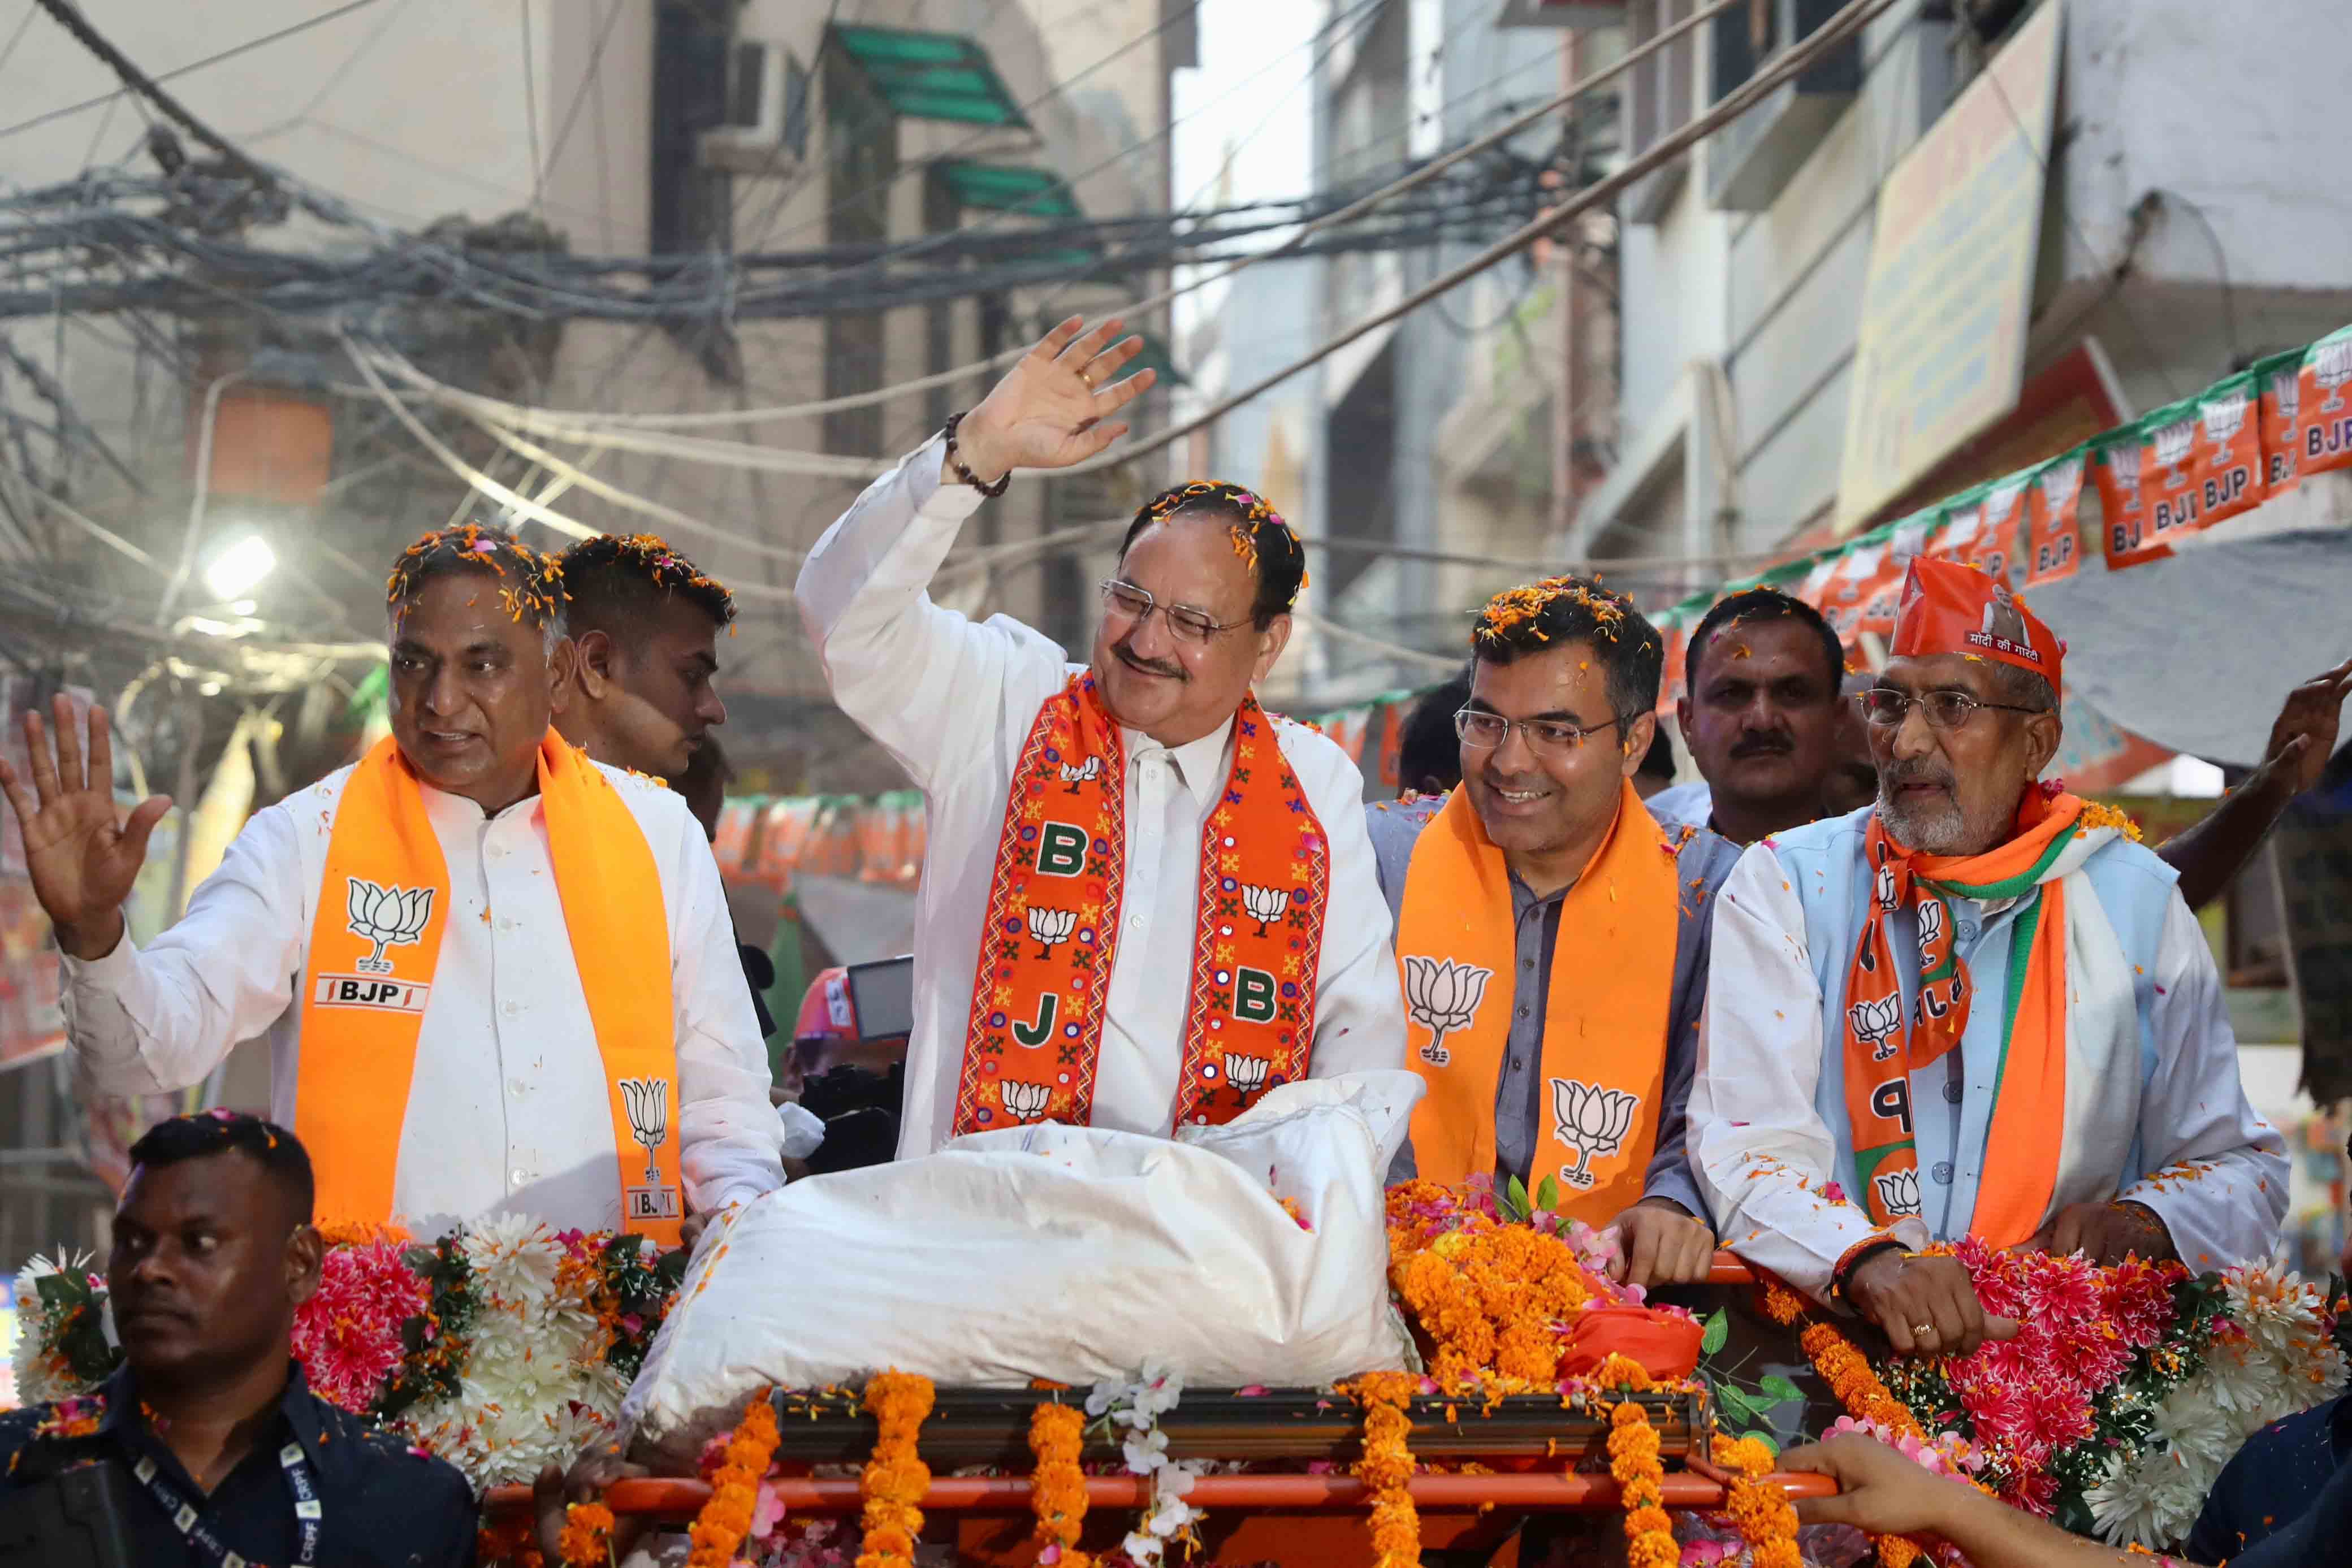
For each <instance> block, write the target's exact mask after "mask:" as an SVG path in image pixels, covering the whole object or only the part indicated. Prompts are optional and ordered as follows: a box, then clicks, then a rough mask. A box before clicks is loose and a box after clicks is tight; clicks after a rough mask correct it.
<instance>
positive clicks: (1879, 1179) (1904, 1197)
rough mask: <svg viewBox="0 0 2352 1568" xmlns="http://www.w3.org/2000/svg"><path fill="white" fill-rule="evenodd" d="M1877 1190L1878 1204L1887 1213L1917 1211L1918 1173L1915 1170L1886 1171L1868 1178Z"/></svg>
mask: <svg viewBox="0 0 2352 1568" xmlns="http://www.w3.org/2000/svg"><path fill="white" fill-rule="evenodd" d="M1870 1185H1871V1186H1873V1187H1874V1188H1875V1189H1876V1190H1877V1193H1878V1206H1879V1207H1881V1208H1884V1209H1885V1211H1886V1212H1887V1213H1888V1214H1891V1215H1893V1214H1916V1213H1918V1212H1919V1173H1918V1172H1917V1171H1916V1170H1907V1171H1888V1172H1886V1173H1885V1174H1884V1175H1882V1176H1873V1177H1871V1178H1870Z"/></svg>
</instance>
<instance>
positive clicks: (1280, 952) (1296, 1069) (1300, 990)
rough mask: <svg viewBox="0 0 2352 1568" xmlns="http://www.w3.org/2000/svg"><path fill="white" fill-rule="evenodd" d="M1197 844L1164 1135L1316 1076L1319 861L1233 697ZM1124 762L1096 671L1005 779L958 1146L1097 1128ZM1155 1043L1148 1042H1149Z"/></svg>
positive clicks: (1311, 812) (1265, 748)
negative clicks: (1229, 727) (1215, 784)
mask: <svg viewBox="0 0 2352 1568" xmlns="http://www.w3.org/2000/svg"><path fill="white" fill-rule="evenodd" d="M1233 747H1234V760H1233V765H1232V767H1231V768H1230V769H1228V771H1227V773H1226V775H1225V782H1224V789H1223V794H1222V795H1221V796H1220V798H1219V800H1218V801H1217V804H1216V806H1215V808H1214V809H1213V810H1211V811H1210V812H1209V814H1208V818H1207V820H1206V821H1204V822H1203V823H1202V830H1201V865H1200V883H1199V885H1198V887H1197V889H1196V891H1195V894H1194V904H1193V910H1194V920H1193V932H1192V948H1191V950H1190V951H1189V952H1187V951H1181V950H1177V951H1169V952H1163V953H1151V954H1144V955H1141V956H1142V957H1144V958H1145V959H1146V960H1147V961H1151V962H1157V963H1160V964H1164V965H1176V964H1182V965H1185V966H1187V967H1188V968H1189V971H1190V973H1191V975H1192V995H1191V998H1190V1000H1189V1002H1188V1003H1187V1005H1186V1007H1185V1009H1184V1037H1183V1039H1182V1040H1171V1041H1168V1042H1167V1043H1168V1044H1169V1045H1170V1047H1171V1048H1172V1049H1178V1050H1181V1051H1182V1066H1181V1069H1180V1071H1179V1072H1178V1075H1177V1084H1176V1103H1175V1113H1174V1115H1173V1117H1172V1118H1171V1124H1170V1128H1169V1130H1170V1131H1171V1133H1172V1132H1173V1131H1174V1130H1175V1129H1176V1128H1177V1127H1180V1126H1197V1125H1201V1124H1222V1123H1225V1122H1230V1121H1232V1120H1233V1119H1234V1117H1236V1116H1238V1115H1240V1114H1241V1113H1243V1112H1244V1111H1245V1110H1247V1109H1249V1108H1250V1107H1251V1106H1253V1105H1255V1104H1256V1103H1258V1101H1260V1100H1261V1099H1263V1098H1265V1095H1266V1094H1267V1092H1270V1091H1272V1090H1274V1089H1276V1088H1279V1087H1280V1086H1281V1085H1283V1084H1285V1083H1291V1082H1297V1081H1298V1080H1299V1079H1302V1078H1304V1077H1306V1076H1307V1071H1308V1070H1309V1068H1310V1067H1311V1066H1312V1065H1313V1061H1314V1040H1315V980H1316V971H1317V967H1318V963H1319V962H1320V960H1321V956H1322V952H1323V907H1324V900H1325V895H1326V894H1328V892H1329V890H1330V885H1331V846H1330V842H1329V841H1328V839H1327V838H1326V837H1325V836H1324V832H1323V824H1322V823H1321V822H1320V821H1318V820H1317V819H1316V816H1315V809H1314V807H1313V806H1312V805H1311V804H1310V803H1309V802H1308V800H1307V791H1306V789H1304V788H1303V787H1302V786H1301V785H1300V784H1299V782H1298V775H1297V773H1295V772H1293V771H1292V770H1291V767H1290V763H1289V761H1288V759H1286V758H1285V757H1284V756H1283V754H1282V744H1281V739H1280V737H1279V736H1278V734H1277V733H1276V729H1275V721H1274V720H1273V719H1272V718H1270V717H1268V716H1267V715H1266V713H1265V710H1264V709H1263V708H1261V707H1259V706H1258V701H1257V698H1256V697H1255V696H1248V697H1244V699H1243V701H1242V706H1241V707H1240V709H1239V711H1237V712H1236V713H1235V714H1234V739H1233ZM1126 857H1127V752H1126V743H1125V741H1124V740H1123V739H1122V738H1121V737H1120V734H1119V728H1118V722H1117V721H1116V720H1115V719H1113V718H1112V717H1111V715H1110V710H1109V709H1108V707H1107V706H1104V703H1103V699H1102V695H1101V694H1100V693H1099V692H1097V690H1096V689H1095V682H1094V677H1093V676H1092V675H1091V674H1079V675H1076V676H1073V677H1072V678H1071V680H1070V682H1069V684H1068V685H1065V686H1064V687H1063V688H1062V689H1061V690H1060V691H1059V692H1056V693H1055V695H1052V696H1051V697H1048V698H1047V699H1046V700H1045V704H1044V706H1041V707H1039V708H1038V710H1037V716H1036V718H1035V720H1034V721H1033V722H1032V724H1031V725H1030V728H1029V737H1028V739H1027V740H1026V741H1025V742H1024V744H1023V746H1022V748H1021V756H1020V759H1019V760H1018V761H1017V762H1016V763H1015V764H1014V767H1013V784H1012V788H1011V789H1010V791H1009V792H1008V793H1007V796H1006V800H1005V808H1004V827H1003V831H1002V833H1001V835H1000V837H999V838H998V841H997V846H996V869H995V872H994V873H993V875H992V878H991V880H990V883H989V889H988V915H987V920H986V924H985V925H982V928H981V938H980V967H979V968H978V970H977V971H976V973H975V974H974V976H973V978H972V988H971V1021H970V1024H969V1025H968V1027H967V1028H966V1030H965V1037H964V1054H963V1067H962V1072H961V1077H960V1079H959V1082H958V1085H957V1091H956V1113H955V1132H956V1134H958V1135H959V1136H960V1135H961V1134H965V1133H976V1132H993V1131H996V1130H999V1129H1002V1128H1005V1127H1019V1126H1024V1125H1027V1124H1032V1123H1036V1122H1047V1121H1050V1122H1060V1123H1063V1124H1066V1125H1069V1126H1076V1127H1084V1126H1088V1125H1091V1124H1092V1122H1093V1117H1094V1099H1095V1081H1096V1075H1097V1071H1098V1069H1099V1065H1100V1060H1101V1055H1102V1031H1103V1020H1104V1015H1105V1011H1106V1009H1107V1005H1108V998H1109V996H1110V976H1111V966H1112V964H1113V963H1114V962H1116V960H1117V958H1118V933H1119V908H1120V902H1121V899H1122V896H1123V894H1124V889H1125V884H1126V880H1127V879H1126ZM1150 1043H1152V1044H1155V1045H1156V1044H1159V1043H1160V1042H1159V1041H1156V1040H1155V1041H1152V1042H1150Z"/></svg>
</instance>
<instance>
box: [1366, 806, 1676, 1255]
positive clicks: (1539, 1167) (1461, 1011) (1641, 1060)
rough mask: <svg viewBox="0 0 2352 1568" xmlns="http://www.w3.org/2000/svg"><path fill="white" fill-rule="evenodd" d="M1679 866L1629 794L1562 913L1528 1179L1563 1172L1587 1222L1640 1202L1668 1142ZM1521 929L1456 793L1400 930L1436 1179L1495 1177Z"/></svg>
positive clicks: (1423, 1137)
mask: <svg viewBox="0 0 2352 1568" xmlns="http://www.w3.org/2000/svg"><path fill="white" fill-rule="evenodd" d="M1678 891H1679V883H1678V882H1677V880H1676V878H1675V852H1674V851H1673V850H1672V849H1671V848H1669V847H1668V846H1667V844H1666V841H1665V838H1664V835H1663V834H1662V833H1660V831H1658V824H1657V822H1656V821H1654V819H1653V818H1652V817H1651V815H1650V813H1649V810H1648V808H1647V807H1645V806H1643V804H1642V800H1641V797H1640V796H1638V795H1636V794H1635V793H1634V792H1633V786H1632V785H1631V784H1627V785H1625V786H1624V793H1623V796H1622V799H1621V800H1620V801H1619V803H1618V807H1617V821H1616V823H1615V825H1614V826H1612V828H1611V829H1610V830H1609V836H1608V837H1607V838H1606V839H1604V840H1602V841H1601V848H1600V849H1599V850H1598V851H1596V852H1594V854H1593V857H1592V863H1591V864H1590V865H1588V866H1586V867H1585V868H1584V873H1583V874H1582V875H1580V876H1579V877H1578V878H1577V879H1576V883H1575V885H1573V886H1571V887H1570V889H1569V890H1568V894H1567V895H1566V897H1565V898H1563V899H1562V901H1561V904H1560V912H1559V936H1558V937H1557V938H1556V939H1555V940H1554V942H1553V944H1552V953H1551V985H1550V988H1549V990H1548V992H1547V993H1546V996H1545V1004H1544V1039H1543V1076H1544V1079H1545V1081H1546V1090H1545V1094H1544V1098H1543V1102H1542V1103H1543V1109H1544V1111H1545V1112H1546V1113H1547V1114H1546V1118H1545V1119H1546V1121H1547V1122H1548V1123H1549V1130H1548V1131H1547V1132H1545V1134H1543V1137H1542V1141H1541V1145H1540V1147H1539V1149H1538V1153H1537V1155H1536V1159H1535V1168H1534V1170H1533V1171H1532V1172H1531V1173H1530V1179H1529V1184H1528V1185H1529V1186H1530V1188H1533V1187H1535V1186H1539V1185H1540V1184H1541V1181H1542V1178H1543V1177H1544V1176H1555V1177H1556V1178H1557V1181H1558V1185H1559V1207H1558V1209H1557V1212H1559V1213H1561V1214H1565V1215H1568V1216H1570V1218H1577V1219H1581V1220H1583V1221H1584V1222H1586V1223H1587V1224H1589V1225H1594V1226H1601V1225H1606V1224H1608V1223H1609V1222H1610V1221H1611V1220H1612V1219H1614V1218H1617V1216H1618V1215H1619V1214H1621V1213H1622V1212H1623V1211H1624V1210H1626V1209H1627V1208H1629V1207H1632V1206H1633V1204H1634V1203H1636V1202H1638V1201H1639V1200H1640V1198H1641V1197H1642V1178H1643V1174H1644V1173H1645V1172H1646V1171H1647V1170H1648V1168H1649V1165H1650V1156H1651V1155H1653V1154H1654V1152H1655V1151H1656V1148H1657V1142H1658V1116H1659V1109H1660V1106H1659V1103H1660V1101H1661V1100H1663V1099H1664V1093H1665V1082H1666V1027H1667V1024H1668V1022H1669V1015H1670V1013H1671V1010H1672V1001H1673V993H1674V983H1675V941H1676V940H1677V937H1678V931H1679V924H1680V910H1681V904H1680V900H1679V897H1678ZM1516 935H1517V922H1516V920H1515V919H1514V917H1513V915H1512V909H1511V882H1510V871H1509V869H1508V868H1507V866H1506V865H1505V864H1504V862H1503V852H1502V851H1501V850H1499V849H1497V848H1496V846H1495V842H1494V841H1493V840H1491V839H1489V838H1488V837H1487V836H1486V827H1485V825H1484V824H1483V823H1481V822H1480V821H1479V820H1478V813H1477V810H1476V809H1475V808H1474V807H1473V806H1472V805H1471V804H1470V797H1469V794H1468V792H1467V791H1466V790H1463V789H1456V790H1454V793H1453V795H1452V797H1451V798H1449V799H1448V800H1446V802H1445V805H1444V808H1443V809H1442V810H1439V812H1438V813H1437V816H1436V818H1435V819H1434V820H1433V821H1431V823H1430V824H1429V826H1428V827H1426V828H1424V829H1423V830H1422V834H1421V837H1420V839H1419V840H1418V841H1416V842H1415V843H1414V845H1413V849H1412V862H1411V864H1410V865H1409V866H1408V867H1407V869H1406V871H1405V881H1404V904H1403V914H1402V918H1401V919H1400V920H1399V922H1398V925H1397V953H1398V960H1397V961H1398V964H1399V966H1400V967H1402V970H1403V972H1404V990H1405V1002H1406V1008H1407V1013H1408V1018H1409V1021H1410V1022H1412V1023H1413V1024H1417V1025H1419V1026H1421V1028H1423V1029H1424V1030H1428V1031H1429V1039H1428V1040H1426V1041H1424V1042H1423V1044H1422V1045H1421V1046H1420V1048H1419V1049H1418V1050H1416V1051H1414V1053H1413V1055H1412V1068H1413V1071H1416V1072H1419V1073H1420V1074H1421V1076H1422V1078H1423V1080H1424V1081H1426V1082H1427V1083H1428V1084H1429V1092H1428V1093H1427V1094H1426V1095H1425V1096H1423V1099H1422V1102H1421V1103H1420V1104H1419V1105H1417V1106H1415V1107H1414V1108H1413V1113H1412V1153H1413V1164H1414V1166H1415V1168H1416V1169H1417V1170H1418V1171H1419V1173H1420V1174H1421V1175H1422V1176H1426V1177H1428V1178H1430V1179H1431V1180H1433V1181H1440V1182H1447V1183H1453V1182H1459V1181H1461V1180H1463V1179H1464V1178H1465V1177H1466V1176H1475V1175H1479V1174H1483V1173H1491V1172H1492V1171H1493V1170H1494V1168H1495V1115H1496V1107H1495V1089H1496V1083H1497V1082H1500V1080H1501V1077H1502V1071H1503V1056H1504V1053H1505V1051H1506V1050H1507V1048H1508V1043H1509V1039H1510V1032H1511V1012H1512V996H1513V987H1512V981H1513V978H1514V961H1515V957H1516V955H1517V940H1516ZM1411 1038H1412V1036H1411V1034H1410V1033H1408V1035H1407V1039H1408V1041H1410V1040H1411Z"/></svg>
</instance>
